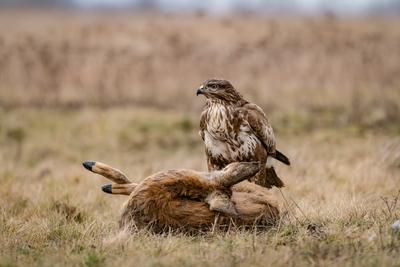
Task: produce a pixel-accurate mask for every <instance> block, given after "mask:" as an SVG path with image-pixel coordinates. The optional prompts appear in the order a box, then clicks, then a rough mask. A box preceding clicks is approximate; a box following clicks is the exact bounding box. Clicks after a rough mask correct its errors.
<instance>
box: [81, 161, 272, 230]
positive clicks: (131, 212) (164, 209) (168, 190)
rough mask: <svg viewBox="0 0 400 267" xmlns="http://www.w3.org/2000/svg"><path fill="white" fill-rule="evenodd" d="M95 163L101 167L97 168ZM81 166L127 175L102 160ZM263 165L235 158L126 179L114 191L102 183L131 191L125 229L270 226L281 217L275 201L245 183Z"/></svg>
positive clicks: (255, 187) (121, 222)
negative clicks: (220, 165)
mask: <svg viewBox="0 0 400 267" xmlns="http://www.w3.org/2000/svg"><path fill="white" fill-rule="evenodd" d="M97 164H99V166H101V168H96V165H97ZM83 165H84V166H85V168H86V169H88V170H91V171H93V172H96V173H98V174H101V175H103V176H105V174H106V175H107V176H105V177H106V178H108V179H110V180H112V181H113V182H115V180H116V179H115V177H120V176H121V175H123V174H122V173H121V172H119V171H118V170H116V169H114V168H112V167H110V166H107V165H106V164H103V163H96V162H85V163H84V164H83ZM259 168H260V165H259V163H256V162H241V163H239V162H236V163H232V164H230V165H228V166H227V167H226V168H224V169H223V170H220V171H213V172H197V171H192V170H182V169H180V170H168V171H162V172H158V173H156V174H153V175H151V176H149V177H147V178H146V179H144V180H143V181H142V182H140V183H131V182H130V181H129V179H128V178H127V182H126V184H112V185H107V187H109V189H111V190H110V191H108V190H104V186H103V190H104V191H105V192H108V193H112V194H125V195H129V200H128V201H127V203H125V205H124V208H123V212H122V216H121V219H120V226H121V227H122V228H126V227H127V228H130V229H144V228H146V229H150V230H152V231H154V232H157V233H162V232H164V231H168V230H170V229H172V230H180V231H185V232H197V231H199V230H207V229H211V228H212V226H213V224H214V223H217V224H218V225H226V224H229V223H230V222H234V224H235V225H238V226H244V227H253V226H266V225H269V224H272V223H274V222H276V220H277V219H278V218H279V210H278V206H277V204H276V202H275V201H274V200H273V199H272V197H271V196H270V194H269V192H268V190H266V189H265V188H262V187H260V186H258V185H255V184H251V183H249V182H247V181H244V182H241V181H243V180H245V179H247V178H249V177H251V176H253V175H254V174H255V173H257V172H258V171H259ZM118 172H119V173H118ZM110 173H112V175H110ZM123 176H124V177H126V176H125V175H123ZM128 181H129V182H128ZM121 185H126V186H124V187H121ZM114 186H117V187H118V191H117V192H114ZM122 188H123V189H122ZM121 190H125V191H121Z"/></svg>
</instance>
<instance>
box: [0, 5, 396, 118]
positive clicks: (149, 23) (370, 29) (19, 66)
mask: <svg viewBox="0 0 400 267" xmlns="http://www.w3.org/2000/svg"><path fill="white" fill-rule="evenodd" d="M16 18H21V19H18V20H16ZM22 18H23V19H22ZM397 25H398V20H397V19H396V18H387V19H384V18H368V19H337V18H334V17H327V18H280V19H279V18H257V17H246V16H243V17H240V16H239V17H235V18H229V17H227V18H210V17H203V16H197V17H189V16H166V15H165V16H161V15H147V16H145V15H136V16H131V15H128V14H124V13H121V14H118V13H117V14H114V15H110V14H108V15H106V14H103V15H94V14H93V15H86V16H80V15H79V14H73V13H66V14H65V13H64V14H62V13H61V12H60V13H56V14H48V13H40V12H38V13H35V12H33V13H32V12H30V13H29V12H26V13H24V12H20V11H19V12H12V11H8V12H7V11H3V12H2V13H1V16H0V104H1V105H2V106H6V107H7V106H16V105H17V106H19V105H39V106H42V105H53V106H54V105H57V106H60V105H64V106H71V105H72V106H76V105H83V104H87V103H90V104H98V105H116V104H118V105H120V104H134V105H142V106H143V105H145V106H153V107H168V108H171V109H180V110H193V108H194V109H198V108H199V107H200V106H201V102H200V101H198V100H196V99H195V98H194V88H195V87H196V86H197V85H198V84H200V82H202V81H204V80H205V79H207V78H210V77H223V78H226V79H228V80H231V81H232V82H233V83H234V85H235V87H236V88H238V89H239V90H240V91H241V92H243V94H244V95H245V96H246V97H248V98H250V100H257V101H256V102H257V103H258V104H259V105H261V106H262V107H264V108H265V109H266V110H267V113H270V112H277V113H279V114H282V115H281V116H283V117H285V118H286V117H287V116H289V117H290V116H297V117H300V118H302V117H303V116H304V114H306V115H307V114H320V116H321V117H322V119H321V120H322V121H320V122H317V123H329V122H331V120H332V119H331V117H332V116H333V117H334V120H335V121H336V122H335V123H339V124H346V123H348V122H350V123H353V122H356V123H362V124H365V125H382V123H393V122H397V123H399V121H400V119H399V114H400V108H399V107H400V100H399V99H400V96H399V92H400V60H399V55H398V47H400V30H399V27H397ZM10 29H12V31H10ZM160 94H162V96H161V95H160ZM176 99H179V101H176ZM286 119H287V118H286ZM289 119H290V118H289ZM337 120H339V122H337Z"/></svg>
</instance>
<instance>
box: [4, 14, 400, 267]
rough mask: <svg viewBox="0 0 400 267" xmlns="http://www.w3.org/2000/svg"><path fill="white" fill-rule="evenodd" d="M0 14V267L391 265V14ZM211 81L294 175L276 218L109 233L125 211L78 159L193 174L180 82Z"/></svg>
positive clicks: (399, 128)
mask: <svg viewBox="0 0 400 267" xmlns="http://www.w3.org/2000/svg"><path fill="white" fill-rule="evenodd" d="M2 12H3V13H2V14H1V15H0V21H1V23H0V162H1V164H0V266H121V265H122V266H129V265H131V266H216V265H217V266H305V265H310V266H400V265H399V262H400V233H399V232H394V231H393V230H392V229H391V224H392V223H393V222H394V221H395V220H396V219H400V203H399V202H400V199H399V197H400V195H399V193H400V180H399V178H400V60H399V57H398V47H400V30H399V29H398V27H395V25H396V23H397V25H398V23H399V21H398V20H397V19H393V18H392V19H371V20H367V19H357V20H356V19H352V20H350V19H349V20H341V19H337V18H320V19H316V18H315V19H303V18H286V19H273V18H268V19H267V18H264V19H263V18H246V17H243V18H240V17H239V18H237V19H235V20H233V19H229V18H208V17H204V16H198V17H168V16H155V17H149V16H133V17H131V16H127V15H121V16H119V17H118V18H116V17H113V16H111V15H101V16H100V17H99V16H95V15H85V16H84V15H78V14H64V15H60V14H58V15H59V16H58V17H57V19H56V15H54V14H53V15H51V14H42V13H39V14H38V13H37V12H21V11H18V12H16V11H9V12H5V11H2ZM18 16H20V17H21V18H25V19H24V20H18V21H17V20H16V18H17V17H18ZM150 18H151V19H150ZM182 22H185V23H182ZM10 25H13V28H12V29H13V30H12V31H10V30H9V29H10ZM257 25H263V26H260V32H261V33H260V34H256V33H255V31H254V27H256V26H257ZM60 29H62V30H60ZM239 33H240V34H239ZM396 49H397V50H396ZM213 76H218V77H220V76H222V77H225V78H227V79H229V80H231V81H232V82H233V84H234V85H237V88H238V89H239V91H241V92H242V93H243V94H244V95H245V96H246V97H247V98H248V99H249V100H251V101H254V102H256V103H258V104H260V105H261V106H262V107H263V108H264V109H265V111H266V113H267V115H268V117H269V119H270V121H271V123H272V124H273V126H274V128H275V132H276V135H277V139H278V146H279V147H280V150H281V151H283V152H285V154H287V155H288V156H289V157H290V159H291V161H292V163H293V165H292V166H291V167H290V168H288V167H286V166H284V165H279V166H278V170H277V172H278V173H279V174H280V176H281V177H283V179H284V181H285V182H286V187H285V188H283V189H282V193H281V192H280V191H279V190H277V189H273V190H272V193H273V194H274V195H275V197H276V198H277V200H278V201H279V203H280V208H281V210H282V213H283V214H284V216H283V218H282V220H281V221H280V222H279V224H278V225H276V226H274V227H271V228H270V229H269V230H268V231H265V232H254V231H242V230H232V231H230V232H227V233H224V232H215V233H208V234H205V235H199V236H186V235H183V234H178V235H177V234H174V235H173V234H165V235H163V236H160V235H153V234H151V233H148V232H139V233H135V234H128V233H124V232H119V231H118V228H117V221H118V215H119V211H120V207H121V205H122V203H123V202H124V201H125V200H126V199H127V198H126V197H123V196H111V195H106V194H104V193H103V192H102V191H101V190H100V186H101V185H103V184H105V183H107V181H106V180H105V179H104V178H100V177H99V176H96V175H94V174H91V173H89V172H87V171H86V170H84V169H83V168H82V166H81V162H82V161H84V160H90V159H93V160H99V161H102V162H106V163H109V164H111V165H112V166H115V167H118V168H119V169H121V170H123V171H124V172H126V173H127V174H128V175H129V177H130V178H132V180H134V181H140V180H141V179H143V178H145V177H146V176H147V175H149V174H151V173H154V172H156V171H158V170H164V169H169V168H190V169H195V170H205V169H206V164H205V155H204V152H203V145H202V142H201V139H200V137H199V136H198V134H197V131H198V118H199V114H200V110H201V106H202V105H203V104H204V99H202V98H200V97H198V98H196V96H195V87H196V86H198V84H199V83H200V82H201V81H202V80H204V79H206V78H209V77H213Z"/></svg>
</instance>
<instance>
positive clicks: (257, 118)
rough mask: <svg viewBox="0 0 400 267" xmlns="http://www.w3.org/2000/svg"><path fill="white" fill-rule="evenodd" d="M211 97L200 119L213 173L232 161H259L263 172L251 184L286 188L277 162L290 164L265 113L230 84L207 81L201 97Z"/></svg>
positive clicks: (220, 81)
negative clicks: (274, 164)
mask: <svg viewBox="0 0 400 267" xmlns="http://www.w3.org/2000/svg"><path fill="white" fill-rule="evenodd" d="M200 94H201V95H204V96H205V97H206V98H207V103H206V106H205V108H204V110H203V112H202V113H201V118H200V132H199V134H200V136H201V138H202V139H203V141H204V144H205V151H206V155H207V165H208V169H209V171H212V170H221V169H223V168H224V167H225V166H227V165H228V164H229V163H231V162H246V161H259V162H260V164H262V168H261V170H260V171H259V172H258V173H257V175H256V176H255V177H253V178H252V179H251V181H253V182H255V183H256V184H259V185H261V186H264V187H267V188H271V187H272V186H276V187H283V186H284V183H283V182H282V180H281V179H280V178H279V177H278V175H277V174H276V172H275V169H274V166H273V161H274V160H273V159H276V160H279V161H281V162H283V163H284V164H286V165H290V161H289V159H288V158H287V157H286V156H285V155H284V154H282V153H281V152H279V151H278V150H277V149H276V141H275V136H274V132H273V129H272V127H271V125H270V124H269V122H268V120H267V117H266V116H265V113H264V112H263V110H262V109H261V108H260V107H259V106H257V105H256V104H253V103H250V102H248V101H246V100H245V99H244V98H243V97H242V95H241V94H240V93H239V92H238V91H236V89H235V88H234V87H233V86H232V84H231V83H230V82H229V81H226V80H218V79H211V80H206V81H205V82H204V83H203V84H202V85H201V86H200V87H199V88H198V89H197V95H200Z"/></svg>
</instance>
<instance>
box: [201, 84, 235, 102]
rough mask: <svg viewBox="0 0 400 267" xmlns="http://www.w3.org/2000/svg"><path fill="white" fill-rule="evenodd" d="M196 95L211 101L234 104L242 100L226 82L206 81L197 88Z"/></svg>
mask: <svg viewBox="0 0 400 267" xmlns="http://www.w3.org/2000/svg"><path fill="white" fill-rule="evenodd" d="M196 94H197V95H204V96H205V97H206V98H207V99H209V100H211V101H223V102H230V103H236V102H238V101H240V100H243V98H242V96H241V95H240V94H239V92H238V91H236V89H235V88H234V87H233V86H232V84H231V83H230V82H229V81H227V80H218V79H211V80H206V81H205V82H204V83H203V84H202V85H201V86H200V87H199V88H197V93H196Z"/></svg>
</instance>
